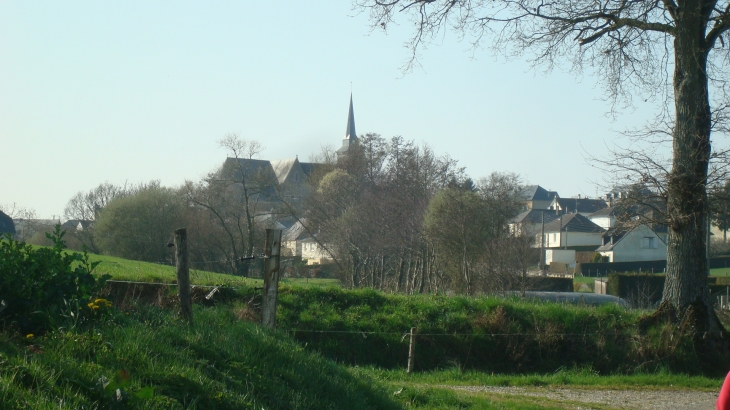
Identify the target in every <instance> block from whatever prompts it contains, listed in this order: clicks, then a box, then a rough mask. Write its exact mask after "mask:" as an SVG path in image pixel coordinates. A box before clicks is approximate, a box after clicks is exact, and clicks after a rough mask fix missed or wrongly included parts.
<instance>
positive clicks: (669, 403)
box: [439, 386, 718, 410]
mask: <svg viewBox="0 0 730 410" xmlns="http://www.w3.org/2000/svg"><path fill="white" fill-rule="evenodd" d="M439 387H448V388H451V389H454V390H462V391H469V392H473V393H487V394H505V395H515V396H532V397H545V398H548V399H552V400H560V401H568V402H575V403H585V404H586V405H587V406H586V407H582V406H578V407H574V408H577V409H590V408H592V407H591V404H597V405H601V406H610V408H615V409H671V410H675V409H676V410H680V409H681V410H686V409H697V410H712V409H714V408H715V401H716V400H717V394H718V393H716V392H704V391H692V390H586V389H563V388H548V387H527V388H526V387H495V386H439Z"/></svg>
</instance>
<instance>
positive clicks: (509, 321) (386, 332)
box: [247, 286, 728, 375]
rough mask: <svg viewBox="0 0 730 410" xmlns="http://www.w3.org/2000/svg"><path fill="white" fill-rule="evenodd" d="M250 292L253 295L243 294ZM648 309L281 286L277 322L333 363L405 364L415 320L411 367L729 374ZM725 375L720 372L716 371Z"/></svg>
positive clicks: (724, 361) (513, 371)
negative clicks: (650, 317)
mask: <svg viewBox="0 0 730 410" xmlns="http://www.w3.org/2000/svg"><path fill="white" fill-rule="evenodd" d="M247 297H249V298H250V297H251V296H247ZM646 313H647V312H643V311H630V310H626V309H624V308H621V307H619V306H617V305H614V304H608V305H602V306H599V307H582V306H574V305H563V304H558V303H551V302H540V301H532V300H529V301H528V300H521V299H519V298H518V297H511V298H507V299H505V298H500V297H479V298H469V297H462V296H453V297H451V296H443V295H438V296H435V295H392V294H385V293H382V292H377V291H374V290H369V289H358V290H344V289H340V288H334V287H332V288H306V289H305V288H300V287H286V286H283V287H282V288H281V290H280V297H279V301H278V314H277V322H278V326H279V327H280V328H281V329H283V330H286V331H288V332H289V333H290V334H291V335H292V337H294V338H295V339H296V340H297V341H298V342H299V343H301V344H302V345H306V346H307V348H308V349H312V350H314V351H318V352H320V353H322V354H323V355H325V356H326V357H328V358H330V359H332V360H336V361H338V362H340V363H344V364H349V365H357V366H376V367H380V368H386V369H397V368H403V367H404V366H405V364H406V361H407V357H408V338H407V337H404V335H406V333H408V331H409V329H411V328H412V327H415V328H417V332H418V337H417V338H418V342H417V348H416V370H418V371H432V370H437V369H448V368H455V367H456V368H459V369H461V370H464V371H468V370H479V371H482V372H486V373H492V372H494V373H499V374H505V373H511V374H532V373H546V374H551V373H554V372H556V371H558V370H560V369H565V368H589V369H593V370H595V371H596V372H598V373H599V374H615V373H623V374H635V373H642V372H649V373H654V372H657V371H660V370H662V369H668V370H671V371H672V372H683V373H688V374H705V375H716V374H719V373H721V372H723V371H724V372H725V373H726V372H727V367H726V365H727V360H728V359H727V358H717V360H715V359H713V360H706V361H703V360H701V358H700V357H699V356H698V353H697V352H696V351H695V350H694V349H693V348H692V343H691V337H690V336H689V335H686V334H682V333H680V332H679V330H678V329H677V328H676V326H672V325H670V324H662V323H658V324H656V325H654V326H650V327H648V328H641V329H640V326H639V322H640V319H641V318H642V315H645V314H646ZM723 375H724V373H723Z"/></svg>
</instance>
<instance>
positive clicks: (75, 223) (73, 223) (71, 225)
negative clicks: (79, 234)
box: [61, 219, 94, 230]
mask: <svg viewBox="0 0 730 410" xmlns="http://www.w3.org/2000/svg"><path fill="white" fill-rule="evenodd" d="M93 223H94V221H89V220H86V219H69V220H68V221H66V222H64V223H63V224H62V225H61V228H63V229H73V230H84V229H87V228H88V227H89V226H91V224H93ZM79 224H80V225H81V229H79Z"/></svg>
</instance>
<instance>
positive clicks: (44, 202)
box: [0, 0, 653, 217]
mask: <svg viewBox="0 0 730 410" xmlns="http://www.w3.org/2000/svg"><path fill="white" fill-rule="evenodd" d="M244 3H245V4H244ZM409 28H410V27H409V26H408V24H407V23H406V22H405V21H403V22H402V25H401V26H399V27H395V28H394V29H393V30H392V31H390V32H389V33H388V35H385V34H384V33H382V32H380V31H376V32H373V33H370V31H369V27H368V21H367V16H365V15H357V14H356V13H355V12H353V11H352V10H351V9H350V3H349V2H348V1H346V0H345V1H340V2H301V1H298V2H295V1H279V2H228V1H218V2H205V3H202V2H181V1H175V2H173V1H154V2H140V1H123V2H122V1H113V2H91V1H73V2H37V1H23V2H14V1H0V61H1V63H0V141H1V142H2V148H0V163H2V164H3V171H4V172H3V175H2V177H0V192H1V193H2V195H0V203H12V202H16V203H18V205H21V206H25V207H30V208H34V209H36V210H37V211H38V213H39V215H40V216H41V217H51V216H52V215H60V214H62V212H63V208H64V206H65V204H66V203H67V201H68V200H69V199H70V198H71V197H72V196H73V195H74V194H75V193H76V192H78V191H87V190H89V189H92V188H94V187H95V186H97V185H98V184H99V183H101V182H104V181H109V182H112V183H124V182H125V181H128V182H131V183H137V182H142V181H149V180H152V179H159V180H161V181H162V183H163V184H164V185H169V186H173V185H178V184H180V183H182V182H183V181H184V180H185V179H198V178H199V177H200V176H202V175H203V174H205V173H206V172H208V171H211V170H212V169H213V168H215V167H216V166H218V165H220V164H221V163H222V161H223V160H224V159H225V157H226V152H225V151H224V150H222V149H221V148H219V147H218V146H217V141H218V140H219V139H220V138H221V137H222V136H223V135H225V134H226V133H228V132H239V133H240V134H241V135H242V136H243V137H245V138H250V139H256V140H258V141H261V142H262V143H263V144H264V146H265V147H266V150H265V151H264V152H263V153H262V157H263V158H267V159H284V158H293V157H294V156H295V155H299V157H300V159H302V160H306V159H308V158H309V156H310V155H311V154H312V153H315V152H318V151H319V150H320V147H321V146H322V145H327V144H329V145H332V146H334V147H335V148H336V147H339V145H340V144H341V139H342V137H343V136H344V131H345V125H346V120H347V107H348V99H349V94H350V82H352V84H353V85H352V88H353V94H354V105H355V120H356V124H357V131H358V133H360V134H362V133H366V132H377V133H379V134H381V135H383V136H384V137H388V138H389V137H391V136H394V135H401V136H403V137H404V138H406V139H409V140H415V141H417V142H419V143H427V144H429V145H430V146H431V147H432V148H433V149H434V150H435V151H436V152H437V153H448V154H449V155H450V156H451V157H453V158H455V159H457V160H459V163H460V164H461V165H462V166H464V167H466V171H467V173H469V175H471V176H472V177H474V178H475V179H477V178H479V177H482V176H486V175H488V174H489V173H491V172H493V171H510V172H516V173H519V174H521V175H522V176H523V177H524V179H525V181H526V182H529V183H533V184H540V185H542V186H543V187H545V188H550V189H553V190H557V191H558V192H559V193H560V195H561V196H564V197H568V196H573V195H576V194H581V195H588V196H596V195H597V194H600V193H602V190H600V189H599V188H598V187H597V186H596V185H595V184H593V182H600V181H601V180H602V178H601V175H600V173H599V172H598V171H597V170H595V169H593V168H591V167H590V165H589V164H587V163H586V161H585V160H584V152H583V151H584V148H585V149H586V150H588V151H590V152H591V153H596V154H600V153H601V152H603V151H605V143H606V142H609V143H610V141H611V140H612V139H613V138H615V137H616V135H617V134H616V133H615V132H614V131H612V130H621V129H623V128H625V127H626V126H627V125H630V124H638V123H640V122H641V121H642V120H643V118H644V117H646V116H648V115H651V114H652V112H653V107H652V106H651V102H649V103H645V105H646V107H645V106H639V107H637V111H636V112H634V113H633V114H631V113H629V114H625V115H622V116H620V117H618V119H617V120H616V121H612V120H611V119H610V118H607V117H606V116H605V113H606V112H607V111H608V110H609V108H610V107H609V105H608V104H607V103H606V102H604V101H602V100H601V97H602V92H601V90H600V89H599V88H598V87H597V86H596V82H595V80H594V79H593V78H591V77H590V76H585V77H584V78H575V77H574V76H572V75H570V74H566V73H565V72H559V71H555V72H552V73H549V74H546V75H544V74H542V73H539V72H538V73H535V72H533V71H530V70H529V67H528V65H527V64H526V63H524V62H523V61H513V62H507V63H506V62H504V61H503V60H502V59H497V58H494V57H493V56H492V55H491V54H490V53H489V52H488V51H485V50H477V51H476V52H472V50H471V49H470V44H469V42H468V41H462V42H459V41H458V39H457V37H456V36H455V35H453V34H452V33H448V34H447V35H446V37H445V39H444V41H443V44H441V45H436V46H431V47H429V48H428V49H427V50H424V51H423V52H422V53H421V54H422V58H421V64H422V68H421V69H417V70H415V71H414V72H413V73H410V74H407V75H405V76H404V75H403V74H402V73H401V71H400V67H401V65H402V63H403V61H404V60H405V59H406V58H407V57H408V50H406V49H405V48H404V47H403V43H404V41H405V40H406V39H407V36H408V35H409V34H410V32H409ZM641 104H644V103H641Z"/></svg>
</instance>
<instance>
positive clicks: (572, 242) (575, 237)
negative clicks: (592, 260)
mask: <svg viewBox="0 0 730 410" xmlns="http://www.w3.org/2000/svg"><path fill="white" fill-rule="evenodd" d="M604 232H605V229H603V228H601V227H600V226H598V225H596V224H595V223H593V222H591V220H590V219H588V218H586V217H585V216H583V215H581V214H565V215H560V217H558V218H556V219H555V220H553V221H552V222H550V223H549V224H546V225H545V233H544V239H543V240H544V244H545V247H546V248H563V247H566V248H569V247H580V248H584V247H593V249H595V248H597V247H599V246H601V244H602V239H601V236H602V235H603V233H604ZM537 239H538V241H539V239H540V238H539V234H538V238H537Z"/></svg>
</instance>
